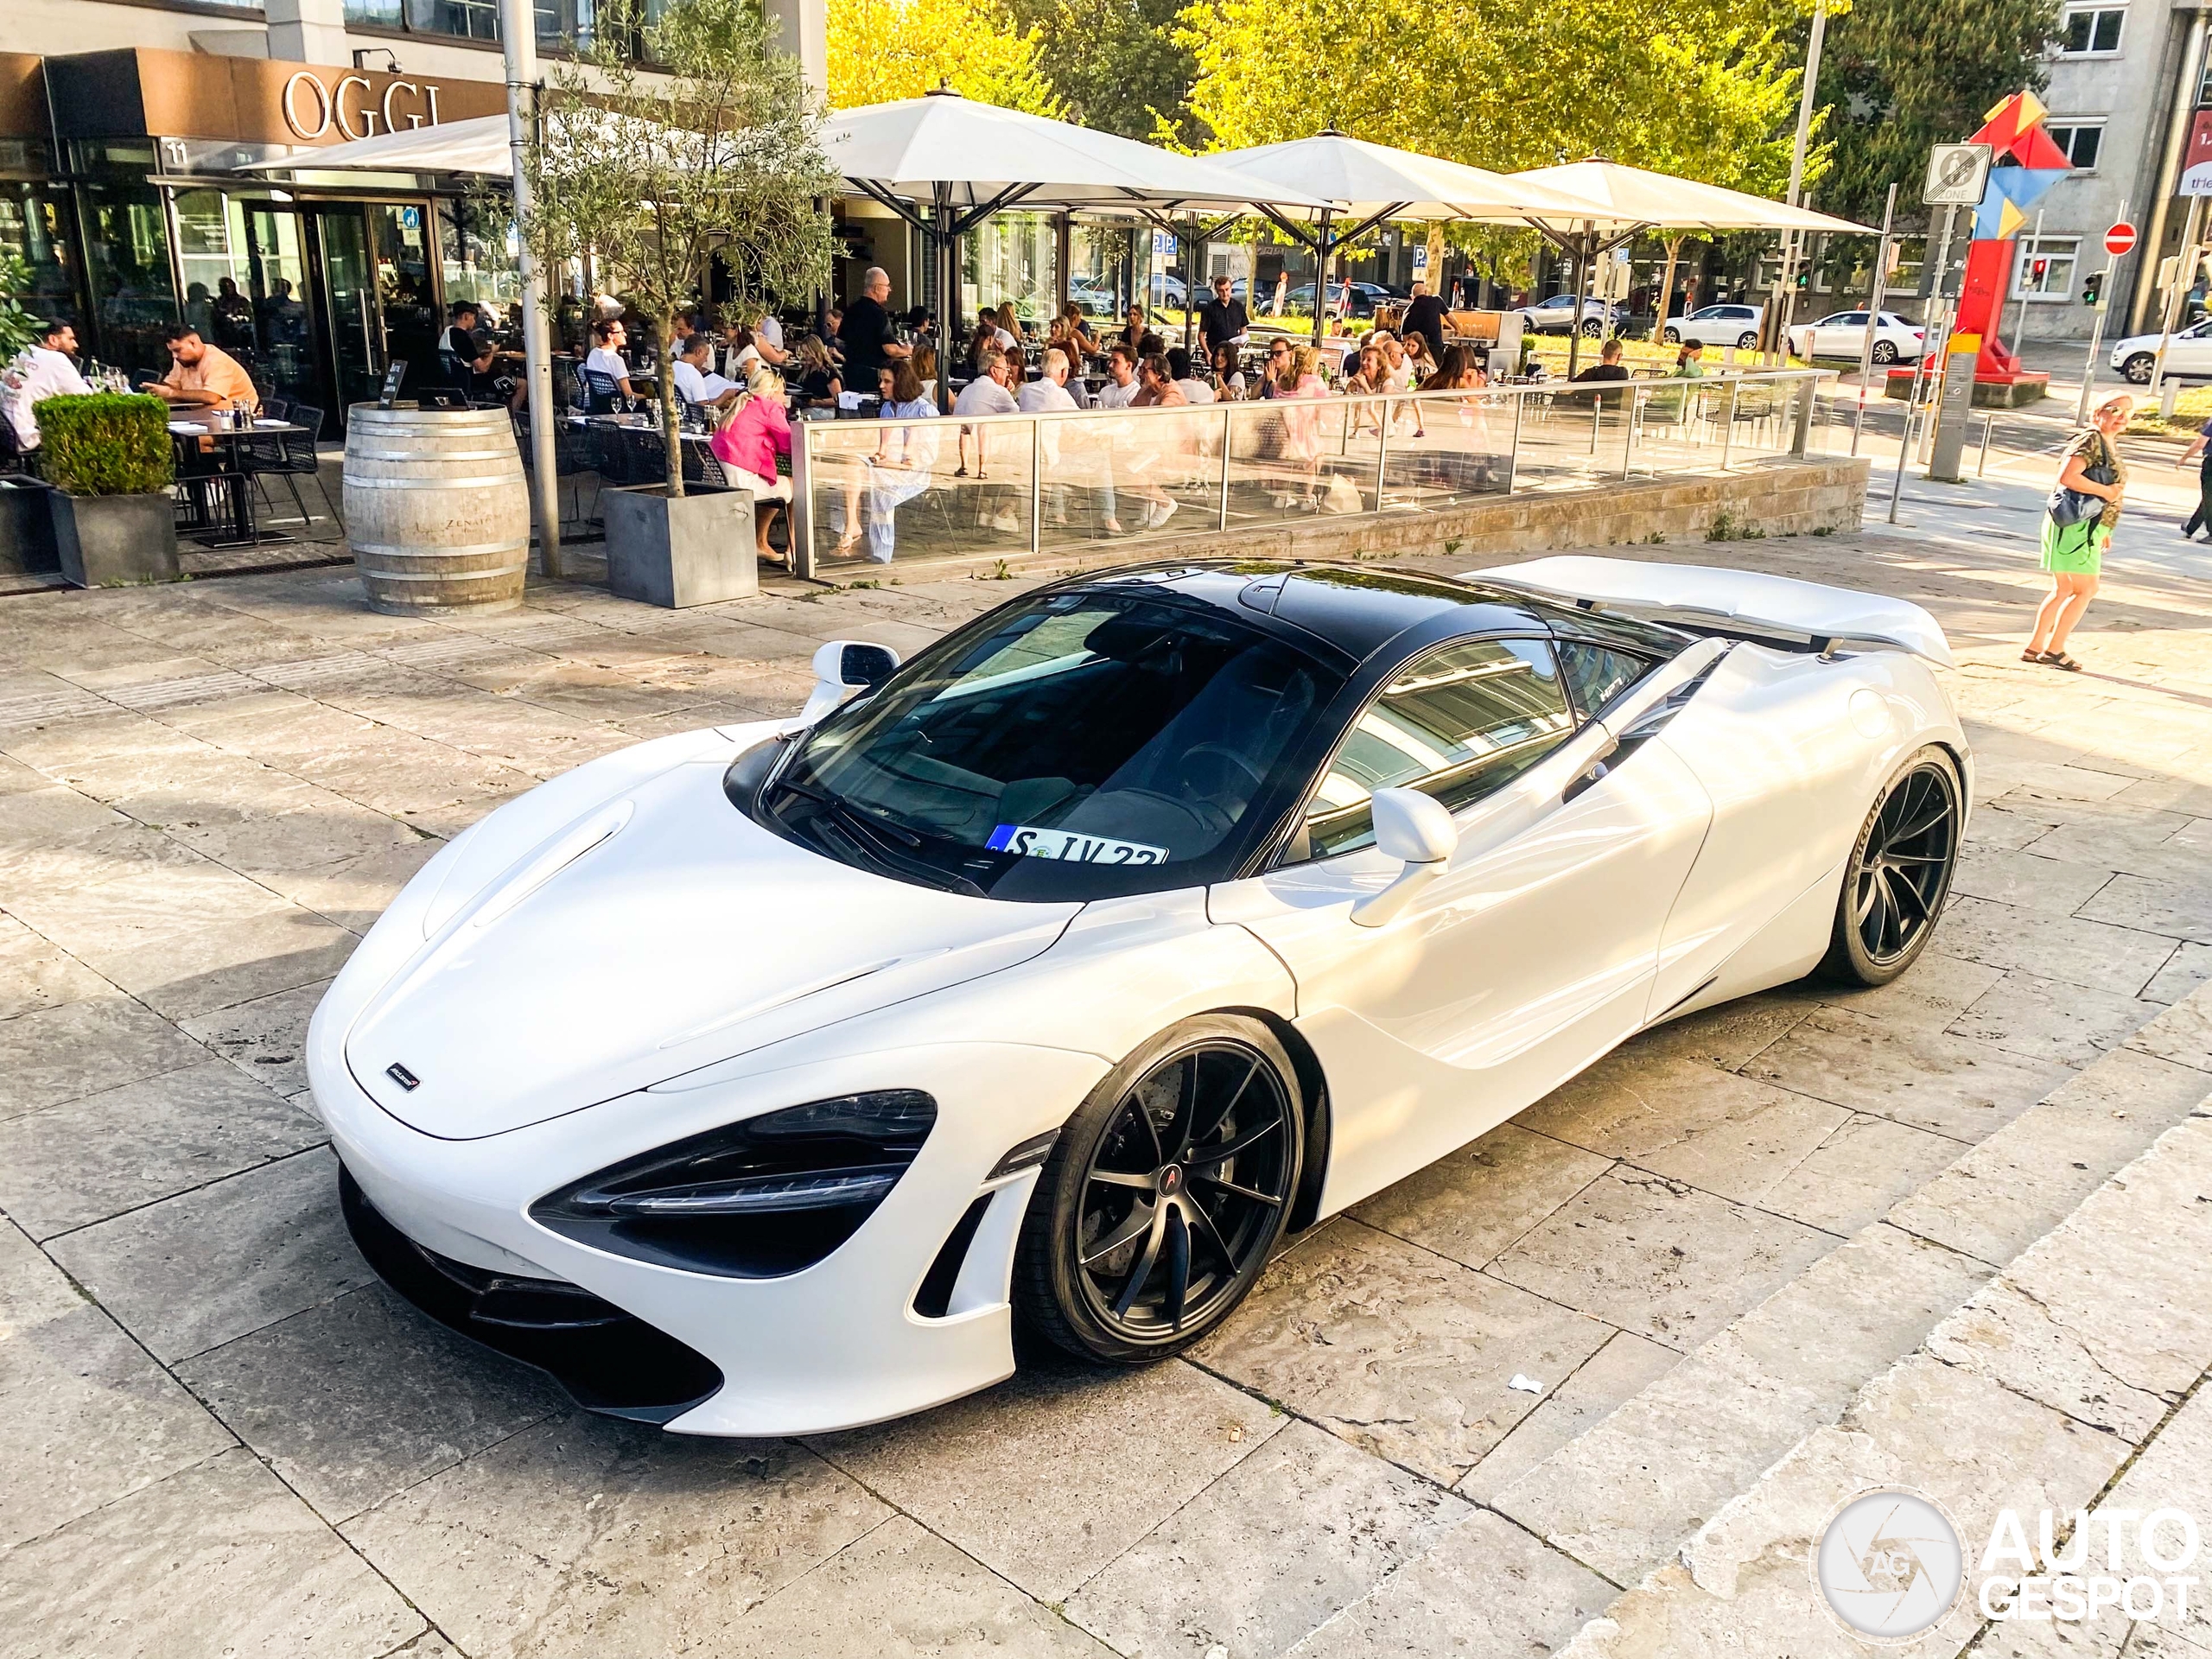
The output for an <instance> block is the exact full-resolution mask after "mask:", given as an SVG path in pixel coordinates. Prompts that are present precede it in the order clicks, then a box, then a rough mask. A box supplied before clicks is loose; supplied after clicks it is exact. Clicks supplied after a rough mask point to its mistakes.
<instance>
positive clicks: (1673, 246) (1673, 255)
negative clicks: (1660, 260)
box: [1651, 236, 1688, 344]
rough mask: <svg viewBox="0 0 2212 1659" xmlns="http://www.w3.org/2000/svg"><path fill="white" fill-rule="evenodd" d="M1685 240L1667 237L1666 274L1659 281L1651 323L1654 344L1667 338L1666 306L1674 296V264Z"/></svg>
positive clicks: (1680, 253)
mask: <svg viewBox="0 0 2212 1659" xmlns="http://www.w3.org/2000/svg"><path fill="white" fill-rule="evenodd" d="M1686 240H1688V238H1685V237H1680V236H1670V237H1669V238H1667V274H1666V276H1665V277H1662V278H1661V279H1660V282H1659V303H1658V304H1657V306H1656V307H1655V308H1654V309H1655V310H1656V312H1657V313H1658V315H1657V316H1656V317H1655V318H1654V319H1653V321H1652V324H1651V337H1652V340H1653V342H1654V343H1655V344H1656V343H1657V342H1659V341H1662V340H1665V339H1666V338H1667V307H1668V304H1669V302H1671V301H1672V300H1673V299H1674V297H1675V262H1676V261H1677V260H1679V259H1680V258H1681V257H1682V244H1683V242H1685V241H1686Z"/></svg>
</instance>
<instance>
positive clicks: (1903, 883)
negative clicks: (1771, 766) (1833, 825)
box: [1821, 747, 1961, 985]
mask: <svg viewBox="0 0 2212 1659" xmlns="http://www.w3.org/2000/svg"><path fill="white" fill-rule="evenodd" d="M1960 808H1961V790H1960V787H1959V771H1958V766H1957V764H1956V763H1955V761H1954V760H1952V759H1951V757H1950V755H1949V754H1948V753H1946V752H1945V751H1943V750H1942V749H1940V748H1935V747H1929V748H1925V749H1923V750H1921V751H1920V753H1917V754H1916V755H1915V756H1913V757H1912V759H1911V760H1909V761H1907V762H1906V763H1905V765H1904V768H1903V769H1902V770H1901V771H1899V772H1898V773H1897V776H1896V777H1894V778H1892V779H1891V780H1890V785H1889V787H1888V788H1887V789H1886V790H1885V791H1883V792H1882V798H1881V799H1879V800H1878V801H1877V802H1876V803H1875V804H1874V810H1872V812H1870V813H1868V814H1867V817H1866V823H1865V824H1864V825H1863V826H1861V828H1860V829H1859V840H1858V842H1857V844H1856V845H1855V846H1854V847H1853V849H1852V855H1851V864H1850V868H1849V869H1848V871H1847V874H1845V876H1844V880H1843V892H1842V893H1841V895H1840V898H1839V899H1838V900H1837V905H1836V917H1835V931H1834V936H1833V938H1831V940H1830V942H1829V945H1828V954H1827V958H1826V960H1825V961H1824V962H1823V963H1821V966H1822V967H1823V969H1826V970H1827V972H1828V973H1829V974H1830V975H1831V976H1834V977H1835V978H1839V979H1841V980H1843V981H1845V982H1847V983H1854V984H1859V985H1886V984H1887V983H1889V982H1890V981H1891V980H1893V979H1895V978H1896V977H1897V976H1898V975H1899V974H1902V973H1903V972H1904V970H1905V969H1907V968H1909V967H1910V966H1911V965H1912V963H1913V962H1914V960H1915V959H1916V958H1917V957H1919V955H1920V953H1921V952H1922V951H1923V950H1925V949H1926V948H1927V945H1928V941H1929V938H1930V937H1931V936H1932V935H1933V934H1934V932H1935V930H1936V918H1937V916H1939V915H1940V914H1942V909H1943V900H1944V899H1945V897H1946V896H1947V895H1948V893H1949V892H1950V887H1951V873H1952V870H1953V869H1954V868H1955V866H1956V864H1957V862H1958V856H1959V832H1960V828H1961V823H1960V820H1961V810H1960Z"/></svg>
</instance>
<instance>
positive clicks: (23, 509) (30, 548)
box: [0, 480, 61, 576]
mask: <svg viewBox="0 0 2212 1659" xmlns="http://www.w3.org/2000/svg"><path fill="white" fill-rule="evenodd" d="M53 494H54V492H53V491H52V490H50V489H48V488H47V486H45V485H43V484H41V483H39V482H37V481H36V480H31V481H29V482H21V483H16V484H14V485H7V486H0V574H5V575H11V576H21V575H37V574H39V573H40V572H42V571H47V570H59V569H60V568H61V556H60V554H59V553H57V552H55V551H54V507H53V505H52V503H51V499H50V498H51V497H52V496H53Z"/></svg>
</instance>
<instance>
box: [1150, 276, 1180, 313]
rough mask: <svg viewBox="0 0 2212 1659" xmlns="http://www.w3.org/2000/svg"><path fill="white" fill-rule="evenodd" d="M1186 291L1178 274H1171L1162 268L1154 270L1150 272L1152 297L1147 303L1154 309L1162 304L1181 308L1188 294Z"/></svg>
mask: <svg viewBox="0 0 2212 1659" xmlns="http://www.w3.org/2000/svg"><path fill="white" fill-rule="evenodd" d="M1188 292H1189V290H1187V289H1185V288H1184V286H1183V279H1182V278H1181V277H1176V276H1172V275H1170V274H1169V273H1168V272H1166V271H1164V270H1155V271H1154V272H1153V273H1152V298H1151V299H1150V300H1149V301H1148V302H1147V303H1148V304H1149V305H1150V306H1151V307H1152V308H1153V309H1154V310H1155V311H1157V310H1158V309H1160V307H1161V306H1163V305H1172V306H1173V307H1174V308H1176V309H1177V310H1181V309H1182V308H1183V302H1184V301H1185V298H1186V297H1187V296H1188Z"/></svg>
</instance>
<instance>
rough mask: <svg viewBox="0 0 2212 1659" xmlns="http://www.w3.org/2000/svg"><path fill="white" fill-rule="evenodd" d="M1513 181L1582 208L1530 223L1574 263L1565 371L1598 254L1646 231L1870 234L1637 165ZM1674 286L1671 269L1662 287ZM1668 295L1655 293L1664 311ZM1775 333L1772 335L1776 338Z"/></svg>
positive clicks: (1583, 165) (1579, 167)
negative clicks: (1573, 298)
mask: <svg viewBox="0 0 2212 1659" xmlns="http://www.w3.org/2000/svg"><path fill="white" fill-rule="evenodd" d="M1514 177H1516V178H1517V179H1522V180H1525V181H1529V182H1530V183H1533V184H1537V185H1541V187H1542V188H1545V189H1547V190H1549V191H1553V192H1554V193H1555V194H1559V195H1561V196H1566V197H1570V198H1576V199H1579V200H1580V201H1581V202H1582V203H1583V204H1584V205H1583V206H1582V207H1580V209H1577V210H1573V211H1570V212H1567V213H1535V214H1530V215H1529V223H1531V224H1533V225H1535V226H1536V228H1537V229H1538V230H1539V231H1541V232H1543V233H1544V235H1545V236H1547V237H1548V238H1550V239H1551V240H1552V241H1553V242H1554V243H1556V244H1557V245H1559V246H1560V248H1562V249H1563V250H1565V251H1567V252H1568V253H1570V254H1572V255H1573V257H1574V258H1575V261H1576V269H1577V272H1578V277H1577V282H1576V305H1575V312H1574V315H1575V323H1576V327H1575V331H1574V333H1573V334H1571V335H1570V336H1568V344H1567V372H1568V373H1569V374H1572V373H1573V371H1574V366H1575V364H1576V362H1577V361H1578V360H1579V359H1580V354H1581V346H1582V330H1581V326H1580V325H1581V319H1582V308H1583V306H1584V305H1586V304H1587V303H1588V298H1589V285H1590V279H1591V277H1592V268H1593V267H1594V266H1595V265H1596V264H1597V261H1598V256H1599V254H1601V253H1604V252H1605V251H1607V250H1609V249H1611V248H1617V247H1618V246H1619V245H1621V244H1622V243H1624V242H1626V241H1628V240H1629V239H1630V238H1633V237H1637V236H1641V235H1643V233H1644V232H1646V231H1657V230H1668V231H1705V232H1718V231H1784V232H1790V233H1792V234H1802V233H1804V232H1808V231H1832V232H1833V231H1840V232H1845V233H1847V234H1853V235H1855V234H1860V233H1864V234H1866V235H1868V236H1872V235H1874V234H1876V232H1874V231H1873V230H1872V228H1871V227H1869V226H1865V225H1858V224H1854V223H1853V222H1852V221H1851V220H1850V219H1837V218H1834V216H1832V215H1830V214H1827V213H1815V212H1813V211H1812V209H1810V208H1809V207H1791V206H1789V203H1787V202H1782V201H1770V200H1768V199H1767V198H1766V197H1764V196H1754V195H1751V194H1748V193H1747V192H1745V191H1742V190H1727V189H1723V188H1721V187H1720V186H1719V185H1717V184H1700V183H1699V182H1697V181H1695V180H1694V179H1678V178H1676V177H1675V176H1674V175H1672V174H1668V173H1654V172H1652V171H1650V170H1649V168H1641V167H1624V166H1623V165H1622V164H1621V163H1620V162H1608V161H1605V160H1602V159H1600V158H1599V157H1595V156H1593V157H1592V158H1591V159H1590V160H1588V161H1586V162H1567V164H1566V165H1564V166H1560V167H1539V168H1530V169H1529V171H1528V172H1526V173H1516V174H1515V175H1514ZM1672 285H1673V277H1672V273H1671V271H1670V272H1669V277H1668V280H1667V283H1665V284H1663V286H1666V287H1671V286H1672ZM1666 303H1667V296H1665V295H1664V294H1663V293H1662V295H1661V296H1660V305H1661V308H1662V309H1664V308H1665V306H1666ZM1780 337H1781V336H1780V334H1778V333H1777V336H1776V338H1777V339H1779V338H1780Z"/></svg>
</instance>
